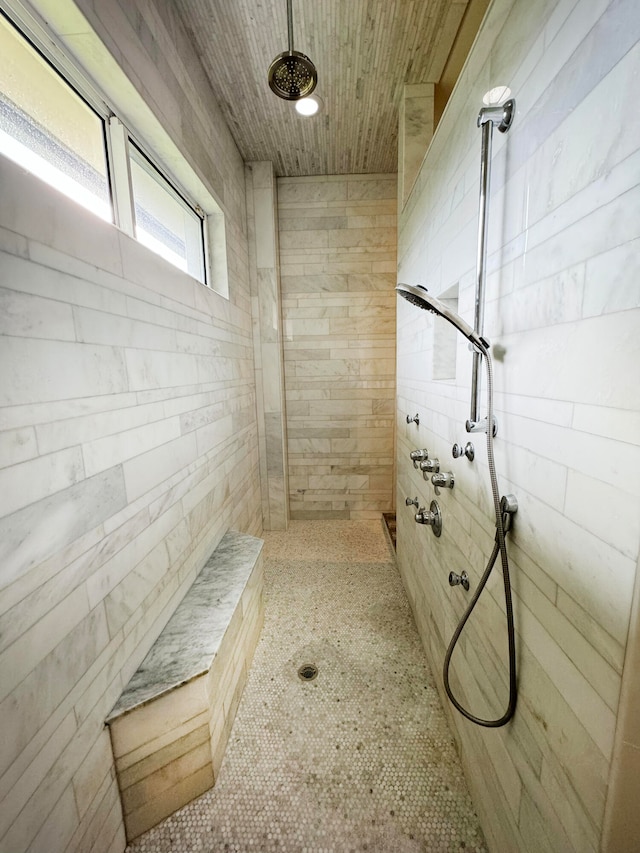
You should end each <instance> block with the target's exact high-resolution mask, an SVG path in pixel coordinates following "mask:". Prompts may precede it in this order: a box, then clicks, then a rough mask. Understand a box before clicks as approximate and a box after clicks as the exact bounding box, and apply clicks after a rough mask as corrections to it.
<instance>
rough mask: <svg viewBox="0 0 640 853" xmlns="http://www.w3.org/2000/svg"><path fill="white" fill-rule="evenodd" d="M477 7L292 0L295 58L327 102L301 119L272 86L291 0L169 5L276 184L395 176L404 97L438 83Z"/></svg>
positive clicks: (239, 135) (233, 124)
mask: <svg viewBox="0 0 640 853" xmlns="http://www.w3.org/2000/svg"><path fill="white" fill-rule="evenodd" d="M470 2H471V5H473V0H293V3H292V12H293V41H294V48H295V50H299V51H302V52H303V53H306V54H307V56H309V57H310V58H311V59H312V60H313V62H314V64H315V66H316V68H317V70H318V86H317V88H316V94H318V95H319V96H320V97H321V98H322V100H323V101H324V110H323V111H322V112H321V113H320V114H318V115H317V116H314V117H311V118H303V117H302V116H299V115H298V113H297V112H296V111H295V108H294V104H293V103H292V102H287V101H283V100H282V99H280V98H278V97H276V95H274V94H273V93H272V92H271V90H270V89H269V86H268V83H267V69H268V68H269V65H270V63H271V61H272V60H273V59H274V58H275V57H276V56H277V55H278V54H279V53H281V52H282V51H284V50H287V49H288V36H287V3H286V0H174V4H175V7H176V8H177V9H178V10H179V12H180V14H181V16H182V19H183V21H184V24H185V26H186V28H187V30H188V32H189V34H190V37H191V39H192V42H193V45H194V49H195V51H196V52H197V54H198V55H199V56H200V59H201V62H202V64H203V66H204V68H205V71H206V73H207V75H208V77H209V80H210V81H211V86H212V88H213V91H214V92H215V94H216V97H217V99H218V101H219V103H220V106H221V108H222V111H223V113H224V115H225V118H226V120H227V123H228V125H229V127H230V129H231V132H232V133H233V136H234V138H235V141H236V143H237V145H238V148H239V149H240V152H241V154H242V156H243V158H244V159H245V160H247V161H250V160H271V161H273V162H274V164H275V168H276V172H277V173H278V175H281V176H297V175H326V174H328V175H336V174H363V173H377V172H387V173H390V172H395V171H396V170H397V138H398V128H397V125H398V105H399V103H400V99H401V95H402V87H403V85H404V84H405V83H438V82H439V81H440V79H441V76H442V74H443V71H444V69H445V66H446V64H447V60H448V58H449V56H450V54H451V52H452V47H453V45H454V42H455V39H456V35H457V34H458V31H459V29H460V26H461V22H462V21H463V18H464V16H465V12H466V11H467V7H468V5H469V4H470ZM485 5H486V4H485Z"/></svg>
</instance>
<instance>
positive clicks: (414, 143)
mask: <svg viewBox="0 0 640 853" xmlns="http://www.w3.org/2000/svg"><path fill="white" fill-rule="evenodd" d="M433 108H434V85H433V83H418V84H416V85H410V86H405V87H404V91H403V93H402V100H401V102H400V110H399V117H398V123H399V126H398V210H402V208H403V207H404V205H405V203H406V201H407V198H408V197H409V193H410V192H411V187H412V186H413V182H414V181H415V179H416V175H417V174H418V171H419V169H420V165H421V163H422V160H423V158H424V155H425V154H426V151H427V148H428V147H429V143H430V142H431V137H432V136H433V131H434V113H433Z"/></svg>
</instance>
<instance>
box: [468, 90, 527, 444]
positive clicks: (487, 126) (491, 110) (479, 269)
mask: <svg viewBox="0 0 640 853" xmlns="http://www.w3.org/2000/svg"><path fill="white" fill-rule="evenodd" d="M515 110H516V102H515V99H514V98H510V99H509V100H508V101H505V102H504V104H500V105H499V106H493V107H483V108H482V109H481V110H480V112H479V113H478V127H481V128H482V148H481V156H480V211H479V216H478V255H477V264H476V295H475V314H474V330H475V332H476V333H477V335H478V336H479V337H483V334H484V290H485V281H486V267H487V234H488V231H489V221H488V214H489V187H490V183H491V147H492V141H493V128H494V126H495V127H497V128H498V130H499V131H500V133H506V132H507V131H508V130H509V128H510V127H511V123H512V122H513V117H514V115H515ZM481 359H482V354H481V353H480V352H479V350H478V349H477V348H474V349H473V367H472V374H471V410H470V414H469V420H468V421H467V422H466V424H465V426H466V430H467V432H485V431H486V430H487V429H488V425H487V423H486V420H485V419H483V420H478V408H479V404H480V362H481ZM493 434H494V435H495V434H496V422H495V420H494V422H493Z"/></svg>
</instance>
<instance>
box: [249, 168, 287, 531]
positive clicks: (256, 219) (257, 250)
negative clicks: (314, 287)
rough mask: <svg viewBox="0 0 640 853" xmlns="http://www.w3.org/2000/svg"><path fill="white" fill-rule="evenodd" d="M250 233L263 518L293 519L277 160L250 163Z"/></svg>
mask: <svg viewBox="0 0 640 853" xmlns="http://www.w3.org/2000/svg"><path fill="white" fill-rule="evenodd" d="M245 173H246V183H247V231H248V235H249V271H250V275H251V303H252V314H253V341H254V353H255V365H256V395H257V404H258V441H259V445H260V485H261V491H262V522H263V528H264V529H265V530H286V529H287V524H288V523H289V483H288V479H289V470H288V466H287V429H286V427H287V425H286V415H285V396H284V359H283V350H282V311H281V295H280V260H279V249H278V208H277V203H278V200H277V185H276V176H275V172H274V169H273V164H272V163H247V164H246V166H245Z"/></svg>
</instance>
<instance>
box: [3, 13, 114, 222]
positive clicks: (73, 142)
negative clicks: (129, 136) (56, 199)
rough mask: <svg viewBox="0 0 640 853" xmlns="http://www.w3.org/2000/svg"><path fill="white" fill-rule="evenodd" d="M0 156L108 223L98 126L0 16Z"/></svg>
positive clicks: (108, 205) (106, 183) (102, 141)
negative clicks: (13, 162)
mask: <svg viewBox="0 0 640 853" xmlns="http://www.w3.org/2000/svg"><path fill="white" fill-rule="evenodd" d="M0 55H2V62H0V153H2V154H4V155H5V156H7V157H9V158H10V159H11V160H14V161H15V162H16V163H19V164H20V165H21V166H23V167H24V168H25V169H27V170H28V171H30V172H32V173H33V174H35V175H37V176H38V177H39V178H41V179H42V180H44V181H46V182H47V183H48V184H51V186H54V187H56V188H57V189H59V190H60V191H61V192H63V193H64V194H65V195H67V196H69V197H70V198H72V199H74V200H75V201H77V202H78V203H79V204H81V205H83V207H86V208H88V209H89V210H92V211H93V212H94V213H96V214H97V215H98V216H101V217H102V218H103V219H106V220H108V221H109V222H112V221H113V213H112V208H111V196H110V191H109V179H108V173H107V160H106V154H105V137H104V122H103V120H102V118H101V117H100V116H99V115H98V114H97V113H95V112H94V111H93V110H92V109H91V107H89V106H88V105H87V104H86V103H85V101H84V100H83V99H82V98H81V97H80V96H79V95H77V94H76V92H75V91H74V90H73V89H72V88H71V87H70V86H69V85H68V84H67V83H66V81H65V80H63V78H62V77H61V76H60V75H59V74H58V73H57V72H56V71H54V69H53V68H52V67H51V66H50V65H49V63H48V62H47V61H46V60H45V59H44V58H43V57H42V56H41V55H40V54H39V53H38V52H37V51H36V50H35V49H34V48H33V47H32V46H31V45H30V44H29V43H28V42H27V41H26V40H25V39H24V38H22V36H21V35H20V34H19V33H18V32H17V31H16V30H15V29H14V27H13V26H12V25H11V24H10V23H9V22H8V21H7V20H6V19H5V18H4V17H3V16H2V15H0Z"/></svg>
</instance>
